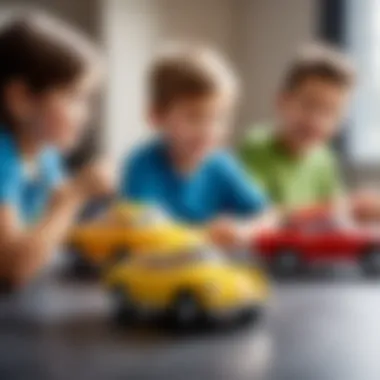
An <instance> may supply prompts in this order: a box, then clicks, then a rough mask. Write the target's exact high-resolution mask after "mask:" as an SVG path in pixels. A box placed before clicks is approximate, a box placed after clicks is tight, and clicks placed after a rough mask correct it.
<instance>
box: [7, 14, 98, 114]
mask: <svg viewBox="0 0 380 380" xmlns="http://www.w3.org/2000/svg"><path fill="white" fill-rule="evenodd" d="M98 61H99V56H98V55H97V52H96V49H95V48H94V47H93V46H92V45H91V43H90V42H89V41H87V40H86V39H85V38H84V37H83V36H82V35H80V34H79V33H77V32H75V31H73V29H72V28H70V27H68V26H66V25H65V24H63V23H62V22H60V21H58V20H55V19H54V18H52V17H50V16H48V15H46V14H42V13H36V12H28V13H23V14H18V15H14V16H13V17H11V18H9V19H8V20H7V21H6V22H5V23H4V24H3V25H2V27H1V29H0V118H6V116H7V115H6V113H7V110H6V109H5V105H4V90H5V88H6V86H7V84H8V83H10V82H11V81H12V80H15V79H20V80H22V81H24V82H25V83H26V85H27V86H28V87H29V88H30V89H31V90H32V91H35V92H36V93H38V92H43V91H46V90H49V89H51V88H54V87H58V86H65V85H70V84H71V83H72V82H74V81H75V80H77V79H79V78H80V77H81V76H82V75H84V74H86V73H87V72H88V71H89V70H91V69H93V68H95V63H96V62H98ZM1 121H4V120H1Z"/></svg>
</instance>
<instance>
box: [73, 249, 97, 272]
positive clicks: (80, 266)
mask: <svg viewBox="0 0 380 380" xmlns="http://www.w3.org/2000/svg"><path fill="white" fill-rule="evenodd" d="M67 254H68V268H69V270H70V273H73V274H74V275H76V276H80V277H82V276H87V275H92V274H94V273H95V272H96V269H95V267H94V265H92V264H91V263H90V262H89V261H88V260H86V258H85V257H84V254H83V252H82V250H81V249H80V248H79V247H78V246H77V245H75V244H70V245H69V246H68V247H67Z"/></svg>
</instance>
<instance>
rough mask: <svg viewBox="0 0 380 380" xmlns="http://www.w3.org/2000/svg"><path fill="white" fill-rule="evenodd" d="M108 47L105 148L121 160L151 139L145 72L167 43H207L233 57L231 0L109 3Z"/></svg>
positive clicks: (120, 0)
mask: <svg viewBox="0 0 380 380" xmlns="http://www.w3.org/2000/svg"><path fill="white" fill-rule="evenodd" d="M104 10H105V29H104V35H105V43H106V46H107V51H108V54H109V83H108V91H107V92H108V94H107V96H106V115H105V125H106V128H105V129H104V143H105V146H106V148H107V150H108V152H109V153H110V154H112V156H113V157H114V158H116V159H119V158H120V157H121V156H122V155H123V153H124V152H125V151H126V150H129V149H130V148H131V147H132V146H133V145H135V143H136V141H139V140H141V139H142V138H144V136H146V134H147V126H146V123H145V120H144V80H143V78H144V71H145V68H146V65H147V63H148V61H149V59H150V58H151V56H152V54H154V52H155V51H156V49H157V47H159V46H160V45H162V44H164V42H165V41H173V40H174V41H175V40H181V39H185V40H195V41H199V40H200V41H204V42H207V43H210V44H213V45H216V46H217V47H219V48H220V49H221V50H222V51H225V52H226V53H227V54H228V55H230V56H231V55H232V54H231V46H232V38H233V25H234V23H233V21H234V18H233V11H234V7H233V2H232V1H230V0H207V1H205V0H191V1H189V0H154V1H152V0H105V1H104Z"/></svg>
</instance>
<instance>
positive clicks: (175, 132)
mask: <svg viewBox="0 0 380 380" xmlns="http://www.w3.org/2000/svg"><path fill="white" fill-rule="evenodd" d="M232 103H233V102H232V101H231V99H229V98H227V97H225V96H218V95H211V96H206V97H200V98H194V99H184V100H180V101H177V102H175V104H173V105H171V106H170V108H169V109H167V110H165V111H162V112H156V113H154V115H153V124H154V125H155V126H156V127H157V128H158V129H159V131H160V132H161V133H162V135H163V136H164V138H165V139H166V140H167V141H168V142H169V144H170V146H171V147H172V148H173V149H174V150H175V152H176V153H177V154H179V155H181V156H182V157H184V158H186V160H187V161H191V162H193V163H196V162H198V161H199V160H202V159H203V158H204V157H205V156H206V155H207V154H208V153H210V152H211V151H213V150H214V149H216V148H217V147H219V146H221V145H222V144H224V142H225V140H226V137H227V136H228V133H229V128H228V125H229V123H230V119H231V116H232Z"/></svg>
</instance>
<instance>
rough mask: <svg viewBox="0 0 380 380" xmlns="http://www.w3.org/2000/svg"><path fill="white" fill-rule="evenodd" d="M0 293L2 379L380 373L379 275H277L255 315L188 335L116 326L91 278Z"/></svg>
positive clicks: (372, 376)
mask: <svg viewBox="0 0 380 380" xmlns="http://www.w3.org/2000/svg"><path fill="white" fill-rule="evenodd" d="M0 301H1V302H0V379H1V380H8V379H9V380H19V379H20V380H23V379H28V380H29V379H32V380H40V379H41V380H45V379H46V380H61V379H62V380H67V379H70V380H77V379H78V380H79V379H80V380H87V379H91V380H103V379H104V380H113V379H116V380H118V379H138V380H140V379H141V380H145V379H158V380H159V379H165V380H166V379H173V380H177V379H178V380H186V379H198V380H202V379H207V380H213V379H218V380H219V379H226V380H230V379H231V380H232V379H234V380H245V379H247V380H248V379H249V380H252V379H255V380H256V379H270V380H288V379H289V380H330V379H331V380H340V379H345V380H363V379H364V380H378V379H379V378H380V360H379V353H380V327H379V324H380V281H379V282H370V281H365V280H355V281H346V280H343V281H340V280H339V281H334V280H324V279H323V280H319V281H318V280H317V281H316V280H313V281H295V282H288V283H277V284H275V285H274V286H273V295H272V297H271V302H270V305H269V307H268V310H267V315H266V317H265V318H264V319H263V320H262V322H260V323H258V324H256V325H251V326H246V327H241V328H237V329H230V330H229V331H212V332H203V333H201V334H200V333H199V334H195V335H194V336H179V335H174V334H170V333H168V332H165V331H162V330H160V329H157V328H153V327H150V328H148V327H145V328H144V327H140V328H137V329H134V330H128V329H123V328H121V327H120V326H116V325H115V324H113V323H111V321H110V319H109V305H108V303H107V297H106V295H105V294H104V293H103V292H102V291H101V289H99V288H98V287H97V286H96V285H95V284H94V283H85V282H79V283H78V282H74V281H67V280H65V281H62V280H59V281H58V280H56V279H45V280H44V281H43V283H41V284H38V285H36V286H34V287H31V288H30V289H28V290H27V291H26V292H25V293H23V294H21V295H19V296H13V297H12V298H9V297H3V298H2V299H1V300H0Z"/></svg>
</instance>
